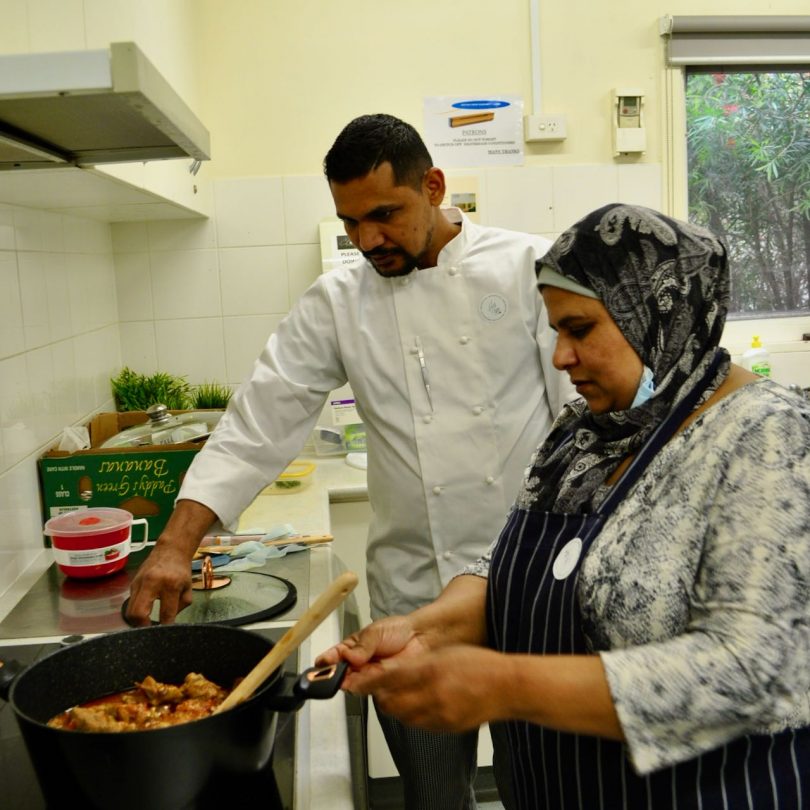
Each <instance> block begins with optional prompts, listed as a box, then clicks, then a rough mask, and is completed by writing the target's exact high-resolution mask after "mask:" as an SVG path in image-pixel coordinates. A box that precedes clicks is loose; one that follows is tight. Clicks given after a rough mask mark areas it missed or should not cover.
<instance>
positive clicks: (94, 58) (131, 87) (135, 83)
mask: <svg viewBox="0 0 810 810" xmlns="http://www.w3.org/2000/svg"><path fill="white" fill-rule="evenodd" d="M209 153H210V138H209V135H208V130H206V128H205V127H204V126H203V125H202V123H201V122H200V121H199V119H198V118H197V117H196V116H195V115H194V113H193V112H192V111H191V110H190V109H189V107H188V106H187V105H186V104H185V102H184V101H183V100H182V99H181V98H180V96H178V95H177V93H176V92H175V91H174V90H173V89H172V87H171V86H170V85H169V84H168V82H167V81H166V80H165V79H164V78H163V76H161V74H160V73H159V72H158V71H157V70H156V69H155V67H154V66H153V65H152V63H151V62H150V61H149V60H148V59H147V58H146V57H145V56H144V54H143V53H142V52H141V51H140V49H139V48H138V47H137V45H135V43H133V42H115V43H113V44H111V45H110V48H109V50H87V51H64V52H57V53H41V54H9V55H3V56H0V170H1V169H40V168H49V169H53V168H56V167H59V166H95V165H99V164H103V163H123V162H127V161H148V160H162V159H166V158H184V157H189V158H192V159H194V160H195V161H202V160H208V159H209V157H210V154H209ZM197 165H198V164H197Z"/></svg>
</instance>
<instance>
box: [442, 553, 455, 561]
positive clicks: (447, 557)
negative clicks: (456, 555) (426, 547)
mask: <svg viewBox="0 0 810 810" xmlns="http://www.w3.org/2000/svg"><path fill="white" fill-rule="evenodd" d="M452 556H453V552H452V551H445V552H444V554H442V557H444V559H445V560H449V559H450V558H451V557H452Z"/></svg>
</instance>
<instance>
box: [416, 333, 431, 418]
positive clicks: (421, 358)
mask: <svg viewBox="0 0 810 810" xmlns="http://www.w3.org/2000/svg"><path fill="white" fill-rule="evenodd" d="M416 356H417V357H418V358H419V370H420V371H421V372H422V382H423V383H424V384H425V392H426V393H427V398H428V403H429V404H430V410H431V411H432V410H433V395H432V394H431V393H430V378H429V377H428V370H427V363H425V353H424V351H422V341H421V340H419V336H418V335H417V337H416Z"/></svg>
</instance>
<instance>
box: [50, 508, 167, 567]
mask: <svg viewBox="0 0 810 810" xmlns="http://www.w3.org/2000/svg"><path fill="white" fill-rule="evenodd" d="M134 525H141V526H143V540H142V541H140V542H137V543H132V542H131V537H132V527H133V526H134ZM44 531H45V534H47V535H48V536H49V537H50V538H51V545H52V546H53V556H54V559H55V560H56V564H57V566H58V567H59V570H60V571H61V572H62V573H63V574H65V575H66V576H69V577H76V578H78V579H89V578H92V577H106V576H107V575H109V574H114V573H115V572H116V571H120V570H121V569H122V568H123V567H124V566H125V565H126V563H127V557H129V554H130V552H131V551H140V550H141V549H142V548H144V547H145V546H153V545H154V544H155V541H154V540H147V537H148V533H149V526H148V524H147V521H146V518H139V519H138V520H134V519H133V517H132V514H131V513H130V512H127V511H125V510H124V509H113V508H104V507H98V508H90V509H76V510H74V511H72V512H65V513H64V514H63V515H57V516H56V517H52V518H51V519H50V520H49V521H48V522H47V523H46V524H45V529H44Z"/></svg>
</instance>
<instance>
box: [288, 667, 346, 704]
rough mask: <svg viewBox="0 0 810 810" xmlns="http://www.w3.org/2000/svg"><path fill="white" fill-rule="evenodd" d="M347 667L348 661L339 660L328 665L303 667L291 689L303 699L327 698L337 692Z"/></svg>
mask: <svg viewBox="0 0 810 810" xmlns="http://www.w3.org/2000/svg"><path fill="white" fill-rule="evenodd" d="M348 668H349V662H348V661H339V662H338V663H337V664H331V665H330V666H328V667H310V668H309V669H305V670H304V671H303V672H302V673H301V676H300V677H299V678H298V680H297V681H296V683H295V686H294V687H293V691H294V692H295V694H296V695H298V696H299V697H301V698H303V699H304V700H327V699H328V698H331V697H334V696H335V695H336V694H337V693H338V690H339V689H340V685H341V684H342V683H343V679H344V678H345V677H346V670H347V669H348Z"/></svg>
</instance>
